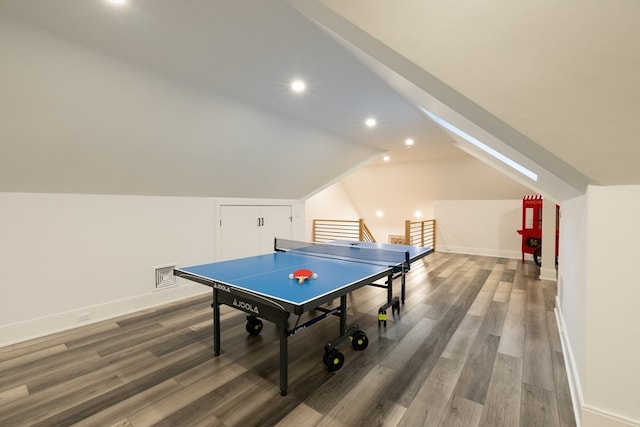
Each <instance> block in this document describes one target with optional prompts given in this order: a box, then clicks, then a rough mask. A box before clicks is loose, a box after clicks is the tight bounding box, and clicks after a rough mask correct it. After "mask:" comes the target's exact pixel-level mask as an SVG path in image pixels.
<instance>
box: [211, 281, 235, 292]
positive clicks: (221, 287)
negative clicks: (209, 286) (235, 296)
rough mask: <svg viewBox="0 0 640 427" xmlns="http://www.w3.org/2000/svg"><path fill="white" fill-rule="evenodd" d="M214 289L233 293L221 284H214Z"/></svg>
mask: <svg viewBox="0 0 640 427" xmlns="http://www.w3.org/2000/svg"><path fill="white" fill-rule="evenodd" d="M213 287H214V288H216V289H220V290H221V291H225V292H231V289H230V288H229V287H228V286H225V285H221V284H220V283H214V284H213Z"/></svg>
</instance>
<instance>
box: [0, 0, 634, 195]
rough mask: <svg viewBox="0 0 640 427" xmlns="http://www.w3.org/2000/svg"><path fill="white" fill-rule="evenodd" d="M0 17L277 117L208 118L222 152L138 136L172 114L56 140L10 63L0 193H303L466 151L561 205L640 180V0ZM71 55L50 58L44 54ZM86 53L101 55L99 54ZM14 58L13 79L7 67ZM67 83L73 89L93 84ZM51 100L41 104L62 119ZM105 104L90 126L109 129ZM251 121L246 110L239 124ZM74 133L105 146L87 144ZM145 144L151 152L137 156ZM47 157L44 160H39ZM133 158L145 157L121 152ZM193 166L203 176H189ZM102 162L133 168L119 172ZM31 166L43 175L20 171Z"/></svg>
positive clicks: (17, 8) (5, 5)
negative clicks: (534, 177)
mask: <svg viewBox="0 0 640 427" xmlns="http://www.w3.org/2000/svg"><path fill="white" fill-rule="evenodd" d="M0 15H1V16H0V18H3V19H4V20H5V21H2V22H5V23H11V24H16V25H19V26H23V25H24V26H26V27H25V28H30V29H33V30H34V31H36V32H37V34H39V35H41V36H47V35H49V36H52V37H53V38H55V39H59V40H61V43H64V44H67V43H68V44H69V45H72V46H77V47H78V49H80V50H81V49H87V51H91V52H98V53H100V54H104V55H106V56H108V57H113V58H116V59H117V60H118V61H122V62H124V63H128V64H131V65H132V66H133V67H136V68H139V69H140V70H143V72H144V73H148V75H149V76H150V77H149V80H154V79H155V78H156V77H157V78H158V79H159V80H158V81H157V82H156V83H154V84H155V85H156V86H158V87H159V86H162V85H163V83H162V82H163V81H165V80H162V79H166V81H167V82H175V83H176V84H179V85H181V86H182V87H185V88H188V89H187V90H189V91H192V92H193V93H197V94H198V96H202V97H203V98H207V97H216V99H221V98H220V97H222V98H223V99H228V100H229V103H235V102H237V103H238V105H247V106H250V107H251V108H253V109H255V111H256V112H258V111H259V112H261V113H259V114H261V115H262V116H261V117H262V120H263V121H264V120H265V117H267V118H268V117H273V118H274V121H276V122H277V123H278V125H277V126H276V128H277V129H275V130H274V129H272V128H270V127H268V126H265V125H264V124H253V123H246V122H243V121H242V120H238V122H237V123H236V122H233V119H225V120H224V121H221V122H215V126H213V125H212V127H211V128H210V129H207V128H206V125H203V123H206V119H204V118H202V120H201V121H198V120H196V119H194V123H193V126H195V127H196V128H197V129H198V133H199V134H207V138H213V139H215V136H213V137H212V136H211V134H215V132H216V131H217V130H218V131H219V132H223V131H224V129H221V128H229V129H231V128H235V129H238V131H237V134H235V139H237V140H238V141H234V140H228V141H226V142H227V143H228V145H220V144H221V141H216V144H218V145H215V147H214V148H215V150H214V149H212V148H211V147H205V144H204V141H205V139H204V137H203V136H202V135H199V136H196V135H194V134H195V132H194V134H191V135H187V136H185V137H184V138H182V139H181V140H180V141H179V142H175V144H177V145H179V146H180V148H179V150H178V149H176V148H175V147H164V146H163V147H164V148H165V149H157V150H153V146H152V145H150V144H149V142H148V141H145V142H141V140H144V139H150V138H157V139H158V140H162V139H163V138H164V135H165V134H167V133H168V130H171V129H172V128H167V126H168V125H167V123H165V122H166V121H167V120H170V118H167V117H163V118H164V120H163V123H156V124H154V123H153V122H152V121H151V119H147V120H149V122H148V123H145V124H144V125H145V126H146V127H152V126H157V127H158V129H160V130H158V132H159V133H160V134H158V135H157V134H151V133H148V131H144V132H136V131H133V132H130V135H128V134H127V133H126V132H120V133H118V134H117V135H116V136H117V138H116V137H113V138H111V140H109V147H108V149H106V148H105V139H104V138H102V139H101V138H98V137H96V138H91V130H90V128H89V127H87V131H86V132H84V133H82V134H81V135H78V134H77V133H74V132H73V131H72V130H70V129H67V128H65V127H64V126H60V127H58V128H55V132H57V135H56V137H51V135H48V136H47V135H46V134H45V132H44V131H42V132H40V133H33V132H31V133H30V131H29V129H27V128H29V127H30V126H34V127H37V123H38V120H39V117H37V116H38V113H37V112H38V111H39V110H38V107H37V106H35V105H34V106H33V107H34V108H35V109H34V110H33V111H35V112H36V113H35V115H36V117H30V118H29V119H30V120H27V119H26V118H25V115H24V114H22V115H17V113H15V114H14V110H19V108H13V106H12V105H13V104H15V103H16V101H15V100H16V99H18V100H19V99H23V96H22V95H23V94H25V99H26V98H28V99H29V100H30V101H31V102H32V103H33V100H37V99H38V98H37V96H36V95H35V94H34V93H35V92H36V90H35V89H33V90H32V91H33V92H34V93H30V92H29V91H28V89H26V88H28V87H29V86H30V81H29V80H28V76H29V75H30V72H31V71H30V70H29V69H28V65H29V64H30V63H29V62H28V61H25V63H24V64H21V65H23V66H24V76H25V77H24V82H20V81H17V80H16V77H15V76H16V75H20V72H22V71H20V70H19V69H18V68H17V66H15V64H13V63H12V64H4V66H3V67H0V77H3V78H2V79H0V98H4V100H2V99H0V107H1V109H0V115H1V117H0V124H2V127H3V128H5V130H0V137H2V140H1V141H0V144H1V146H0V148H1V149H2V154H3V156H2V159H1V160H0V171H1V172H0V178H2V182H0V189H2V190H6V191H60V192H65V191H69V192H98V193H99V192H105V193H109V192H116V193H126V192H127V189H129V191H130V192H131V193H134V194H140V193H142V194H176V195H192V194H195V195H214V196H216V195H217V196H240V197H287V198H298V197H303V196H305V195H306V194H309V193H310V192H313V191H314V190H317V189H318V188H319V187H322V186H324V185H326V184H327V183H328V182H330V181H332V180H335V179H336V178H337V177H339V176H341V175H343V174H345V173H347V172H349V171H350V170H353V168H356V167H359V166H362V165H363V164H366V163H367V162H368V161H377V160H375V159H377V158H379V157H380V156H381V155H382V154H384V153H391V156H392V158H393V161H395V162H400V161H417V160H422V159H437V158H443V157H451V156H461V155H467V154H465V152H467V153H469V154H471V155H473V156H477V157H478V158H481V159H482V160H483V161H486V162H487V163H489V164H492V165H493V166H494V167H496V168H498V169H501V170H503V171H504V172H505V173H506V174H508V175H510V176H512V177H513V178H514V179H516V180H519V181H521V182H522V183H524V184H526V185H527V186H529V187H530V188H532V189H534V190H538V191H540V192H541V193H543V194H549V195H551V197H552V198H555V199H558V200H560V199H563V198H567V197H571V196H572V195H575V194H578V193H579V192H581V191H582V190H584V188H585V186H586V185H587V184H589V183H591V184H599V185H614V184H638V183H640V167H638V166H639V165H640V137H639V135H640V121H639V120H637V117H640V78H639V77H638V76H640V49H638V48H637V45H638V42H639V41H640V26H638V25H637V22H640V4H639V3H638V2H636V1H634V0H626V1H625V0H615V1H609V2H584V1H567V2H556V1H552V0H541V1H537V2H504V1H494V0H491V1H490V0H482V1H477V2H468V1H462V0H460V1H448V2H441V1H431V0H425V1H394V2H385V1H370V0H352V1H349V2H344V1H339V0H322V1H315V0H291V1H288V2H285V1H260V0H234V1H205V0H199V1H193V2H189V3H188V4H185V3H184V2H177V1H172V0H129V3H128V4H126V5H125V6H124V7H120V8H114V7H112V6H111V5H108V4H107V3H106V2H105V1H104V0H49V1H46V2H42V1H37V0H0ZM6 34H8V35H9V36H11V35H13V34H14V33H6ZM21 34H22V33H21ZM34 34H35V33H34ZM25 37H26V36H25ZM25 40H26V38H25ZM12 43H13V42H12V41H11V40H10V39H9V37H4V40H3V41H0V47H1V48H2V49H3V50H0V53H3V55H5V53H6V54H11V55H10V57H11V59H12V62H16V61H15V60H16V59H18V60H21V59H22V57H23V56H25V57H26V56H29V55H40V56H46V55H43V53H42V52H37V53H33V52H30V51H29V50H28V49H27V48H24V49H22V48H21V46H19V45H17V44H12ZM21 49H22V50H23V51H21ZM64 59H65V58H64V57H60V58H55V57H54V58H40V60H42V61H45V60H49V61H50V62H47V64H50V63H55V61H64ZM88 62H92V64H93V63H95V64H98V66H99V65H100V64H101V63H100V61H99V60H98V59H96V58H93V57H91V60H90V61H88ZM36 63H37V62H36ZM95 64H93V65H95ZM11 67H14V68H12V69H11V70H10V71H12V74H9V73H6V72H5V74H2V73H3V71H2V68H4V69H5V70H7V69H9V68H11ZM103 68H104V67H103ZM16 70H18V71H16ZM7 75H9V76H10V77H11V78H7ZM52 75H53V76H55V74H52ZM79 76H80V77H82V76H83V75H82V74H79ZM99 77H100V76H95V75H94V76H93V77H91V76H88V77H86V78H87V79H91V78H93V79H97V81H92V82H89V83H87V84H92V85H98V86H99V85H100V84H101V82H100V80H99ZM296 77H299V78H303V79H305V80H306V82H307V85H308V90H307V92H306V93H304V94H303V95H296V94H292V93H291V92H290V91H289V89H288V84H289V82H290V80H291V79H292V78H296ZM74 79H76V80H78V77H77V76H76V75H74ZM18 83H23V84H24V87H18V86H20V85H19V84H18ZM73 83H74V84H75V83H77V85H78V88H79V89H78V90H80V91H81V89H82V88H83V87H86V86H82V84H83V83H84V82H73ZM48 84H50V85H52V86H55V85H56V82H55V81H50V82H48ZM31 86H32V87H33V85H31ZM127 90H128V91H129V93H130V92H131V91H132V88H131V87H129V88H127ZM133 90H135V89H133ZM68 91H71V92H73V85H71V86H69V88H68ZM106 92H107V94H105V93H102V94H101V96H102V97H103V98H104V99H102V98H100V99H94V102H95V104H96V105H97V104H104V103H105V101H109V100H110V99H111V98H110V97H111V95H112V96H114V97H115V96H117V95H116V94H114V93H113V90H107V91H106ZM109 92H111V95H109ZM7 94H9V95H10V96H7ZM27 95H28V96H27ZM70 95H71V96H80V95H77V94H73V93H71V94H70ZM92 96H93V95H92ZM8 99H9V101H7V100H8ZM127 99H128V98H127V97H123V98H121V99H120V98H119V100H118V102H120V103H126V100H127ZM158 102H167V101H166V99H159V100H158ZM175 102H176V103H178V102H179V98H176V99H175ZM190 102H191V101H190ZM192 104H193V103H192ZM52 105H54V104H52ZM203 105H208V104H206V101H205V104H203ZM233 105H236V104H233ZM22 107H24V108H25V110H24V111H27V110H26V107H25V106H22ZM192 107H193V105H192ZM208 107H211V106H210V105H208ZM76 108H77V109H78V110H77V111H75V110H74V114H76V115H77V116H79V117H84V114H85V111H83V110H88V109H92V108H93V107H92V106H91V105H85V106H83V107H76ZM130 108H134V107H130ZM54 109H55V108H54V107H50V108H49V109H48V110H47V114H50V115H51V117H50V119H51V120H52V121H53V120H54V118H55V117H56V116H55V114H56V112H55V111H51V110H54ZM243 111H244V110H243ZM425 111H429V112H431V113H433V114H436V115H437V116H438V117H441V118H443V119H444V120H446V122H448V123H450V124H452V125H453V126H455V128H457V129H462V130H463V131H464V135H471V136H472V137H473V138H476V139H478V140H481V141H482V142H484V143H485V144H487V145H489V146H491V147H493V148H494V149H496V150H498V151H500V152H502V153H504V154H506V155H508V156H509V157H511V158H513V159H515V160H517V161H518V162H520V163H522V164H524V165H525V166H526V167H528V168H529V169H531V170H534V171H536V173H537V174H538V175H539V177H540V178H539V180H538V181H535V182H531V181H530V180H529V179H528V178H524V177H522V176H521V175H520V174H519V173H518V172H515V171H513V170H512V169H511V168H509V167H505V166H504V165H503V164H502V163H500V162H498V161H496V160H495V159H494V158H492V157H491V156H488V155H487V154H485V153H484V152H481V151H478V150H477V148H474V147H472V146H470V145H469V144H468V143H467V141H466V140H465V138H464V137H461V136H460V134H456V133H455V132H452V131H451V130H447V129H446V128H444V127H443V126H442V125H438V124H436V123H435V122H434V121H433V120H432V119H430V118H429V117H428V116H427V115H426V114H425ZM183 113H184V112H183ZM58 114H61V113H58ZM86 114H89V113H86ZM97 114H98V113H96V116H91V115H90V114H89V120H85V122H91V121H99V120H98V119H97ZM256 114H258V113H256ZM246 116H248V115H247V113H246V111H244V112H243V114H242V115H241V117H242V118H245V117H246ZM369 116H373V117H376V119H377V120H378V125H377V126H376V127H375V128H373V129H369V128H367V127H366V126H364V124H363V122H364V120H365V118H367V117H369ZM144 120H145V119H144V117H143V121H144ZM175 120H176V122H177V121H178V120H182V121H183V122H184V117H176V118H175ZM219 120H221V119H219ZM78 125H79V126H87V125H84V124H80V123H79V124H78ZM182 125H184V124H182ZM96 126H97V127H96ZM118 126H120V127H122V122H118ZM136 126H142V125H140V124H139V123H137V124H135V125H132V129H133V130H135V129H137V128H136ZM176 126H178V125H176ZM67 127H68V126H67ZM108 127H109V124H108V123H106V124H105V123H99V124H96V125H95V126H94V127H93V129H96V128H97V129H99V130H100V132H101V134H104V133H105V132H110V130H109V129H108ZM114 127H115V126H114ZM53 128H54V127H52V126H49V127H48V128H47V132H50V131H51V129H53ZM283 128H287V129H286V130H282V129H283ZM7 129H9V130H7ZM224 132H226V131H224ZM176 134H183V135H184V134H186V132H184V130H180V132H177V131H176ZM220 134H221V135H224V136H225V138H228V136H229V135H232V138H231V139H233V135H234V134H233V132H232V133H231V134H229V132H226V133H220ZM296 136H299V137H300V138H301V139H304V138H306V139H308V140H309V141H312V142H313V144H306V145H305V143H304V141H300V140H296V138H295V137H296ZM409 137H411V138H413V139H414V140H415V142H416V144H415V146H414V147H413V148H411V149H410V150H408V149H405V148H404V146H403V143H404V140H405V139H406V138H409ZM73 138H78V139H80V138H82V141H83V143H85V141H87V140H90V139H93V140H94V143H95V144H96V145H95V146H94V147H93V148H91V147H90V148H87V147H82V149H77V148H78V145H79V143H78V142H77V141H75V142H74V141H72V140H73ZM116 139H117V141H118V142H117V143H116V142H114V141H115V140H116ZM173 140H174V141H175V138H174V139H173ZM278 140H284V141H278ZM69 141H71V142H69ZM322 141H324V142H322ZM87 143H88V144H90V143H89V142H87ZM58 144H59V145H58ZM98 144H99V145H98ZM260 144H262V146H261V145H260ZM319 144H320V145H319ZM322 144H325V145H322ZM312 145H313V146H312ZM138 146H139V151H144V152H145V157H144V158H143V157H140V158H139V159H137V158H136V157H135V152H136V147H138ZM74 147H75V149H74ZM57 148H59V149H57ZM38 150H43V152H46V153H48V154H47V156H48V159H44V160H41V161H40V163H33V162H30V161H29V160H28V159H29V156H33V153H34V152H37V151H38ZM70 150H73V153H71V152H70ZM96 153H98V154H99V155H97V154H96ZM132 153H133V158H134V159H136V161H131V160H129V161H127V160H126V159H127V158H128V159H131V158H132ZM181 153H184V154H185V156H186V157H184V158H183V157H181V156H180V155H181ZM252 154H253V156H252ZM256 156H257V157H258V158H257V159H255V158H253V159H251V160H250V161H249V160H247V158H249V157H256ZM69 157H71V158H72V160H73V162H71V161H70V160H68V159H69ZM92 157H95V158H92ZM98 158H99V159H98ZM45 160H50V161H51V162H50V163H56V164H57V165H58V166H66V167H67V170H68V171H69V172H68V173H67V174H66V178H65V174H64V173H57V174H56V170H55V169H52V170H51V171H49V173H48V174H47V173H46V172H47V170H48V169H47V166H46V163H47V162H46V161H45ZM98 160H99V162H100V166H99V167H98V166H97V165H98V163H97V162H98ZM65 162H67V163H65ZM184 163H190V164H191V165H192V166H193V168H195V169H197V173H196V172H193V171H188V170H187V169H186V168H184V169H181V166H180V165H181V164H184ZM77 164H85V165H87V166H86V167H85V168H84V169H83V168H79V167H77V166H74V165H77ZM153 165H155V168H154V167H153ZM158 165H161V167H159V166H158ZM98 169H103V170H102V171H101V170H98ZM109 170H118V171H119V173H118V175H119V176H122V177H125V178H122V182H119V181H118V179H114V178H113V176H110V175H108V173H109ZM74 171H75V172H74ZM37 173H41V174H43V175H42V176H41V177H40V179H33V178H31V179H28V178H27V175H29V174H30V175H33V174H37ZM74 173H77V175H74ZM247 175H252V176H253V180H252V181H251V180H249V181H247V180H246V179H245V178H243V177H246V176H247ZM135 176H145V177H147V178H146V184H145V185H140V186H139V187H136V186H135V185H133V184H131V181H132V180H133V177H135ZM126 177H128V178H126ZM292 177H295V178H293V179H292ZM303 178H304V179H303ZM65 179H66V180H65ZM270 179H273V181H269V180H270ZM56 180H57V181H59V182H56ZM79 181H82V182H81V183H79ZM92 181H95V182H92ZM302 181H304V182H305V184H304V185H302V184H301V182H302ZM243 182H244V183H245V184H244V185H245V186H244V187H243V186H242V185H243V184H242V183H243ZM196 183H200V184H196ZM202 183H206V184H202ZM234 183H235V184H234ZM234 186H236V187H235V188H234ZM251 186H253V188H258V187H264V188H265V191H253V190H249V188H252V187H251ZM187 188H192V189H193V188H196V189H197V190H192V191H189V190H186V189H187ZM223 189H224V190H223ZM227 191H228V192H229V193H228V194H227V193H226V192H227Z"/></svg>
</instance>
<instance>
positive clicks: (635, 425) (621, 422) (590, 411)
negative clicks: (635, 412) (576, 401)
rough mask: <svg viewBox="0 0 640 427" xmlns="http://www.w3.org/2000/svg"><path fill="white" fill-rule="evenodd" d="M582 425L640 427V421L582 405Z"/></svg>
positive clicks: (591, 426) (589, 426) (587, 426)
mask: <svg viewBox="0 0 640 427" xmlns="http://www.w3.org/2000/svg"><path fill="white" fill-rule="evenodd" d="M582 425H583V426H584V427H639V426H640V420H637V421H634V420H630V419H627V418H623V417H620V416H618V415H615V414H610V413H608V412H604V411H601V410H599V409H596V408H592V407H590V406H588V405H582Z"/></svg>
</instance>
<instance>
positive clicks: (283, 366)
mask: <svg viewBox="0 0 640 427" xmlns="http://www.w3.org/2000/svg"><path fill="white" fill-rule="evenodd" d="M278 328H279V329H280V396H286V395H287V387H288V384H287V383H288V369H289V368H288V365H289V347H288V344H287V337H288V334H287V329H288V325H287V319H286V318H284V319H282V320H281V321H280V322H279V324H278Z"/></svg>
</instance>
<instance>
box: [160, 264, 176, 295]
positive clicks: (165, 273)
mask: <svg viewBox="0 0 640 427" xmlns="http://www.w3.org/2000/svg"><path fill="white" fill-rule="evenodd" d="M175 267H176V266H175V265H168V266H164V267H156V289H165V288H171V287H174V286H176V285H177V283H176V276H174V275H173V269H174V268H175Z"/></svg>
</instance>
